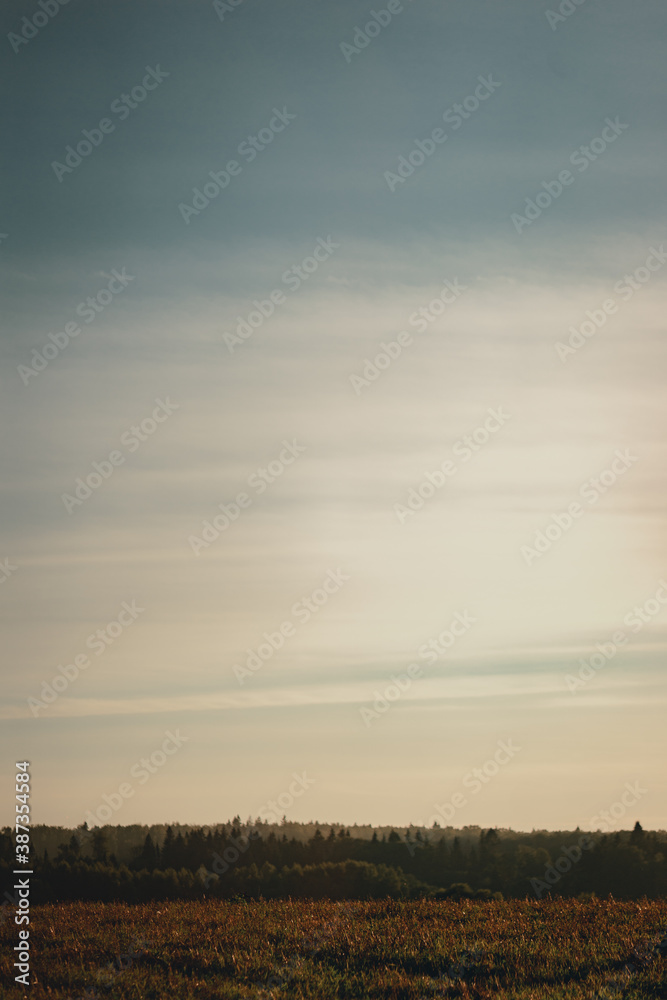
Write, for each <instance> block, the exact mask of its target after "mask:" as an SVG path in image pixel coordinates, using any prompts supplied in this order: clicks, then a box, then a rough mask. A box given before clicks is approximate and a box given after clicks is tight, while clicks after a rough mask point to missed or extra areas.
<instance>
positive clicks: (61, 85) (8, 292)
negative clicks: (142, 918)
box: [0, 0, 667, 830]
mask: <svg viewBox="0 0 667 1000" xmlns="http://www.w3.org/2000/svg"><path fill="white" fill-rule="evenodd" d="M53 3H56V0H53ZM47 6H48V0H47ZM41 10H42V8H40V7H39V6H38V5H37V4H35V5H33V6H30V5H28V6H26V5H25V4H23V3H21V4H19V3H18V2H16V3H15V2H13V0H12V2H10V3H8V4H6V5H5V8H4V10H3V15H2V16H3V33H4V36H5V39H6V41H5V42H4V43H3V44H5V54H4V60H3V68H2V74H3V79H4V82H5V84H6V87H5V91H6V92H7V93H8V94H9V100H8V102H7V107H6V108H5V113H6V114H8V121H7V130H8V131H9V132H10V133H11V134H13V135H14V136H15V137H16V140H17V141H15V143H14V144H13V145H12V147H11V152H9V153H7V154H6V156H5V158H4V163H3V174H4V181H5V183H4V184H3V186H2V190H3V195H4V197H3V204H2V211H1V213H0V230H2V232H1V234H0V254H1V255H2V257H1V263H2V277H1V282H2V291H3V299H4V322H3V324H2V331H3V332H2V360H3V365H2V391H1V394H0V400H1V402H0V405H1V406H2V420H3V426H4V428H5V432H6V433H5V435H4V443H3V446H2V468H3V472H4V476H3V477H2V478H3V485H2V509H3V512H4V515H3V535H2V543H1V544H2V549H1V550H0V578H1V579H2V582H0V614H1V615H2V619H3V626H4V635H5V639H4V644H3V645H4V653H5V657H4V662H5V667H4V671H5V672H4V679H3V685H2V688H3V699H2V706H1V708H0V717H1V718H2V732H1V736H0V743H1V745H2V761H3V764H2V774H3V783H2V787H3V788H4V790H5V793H6V794H4V795H3V796H2V804H1V806H0V815H1V816H2V817H3V820H2V822H10V817H11V815H12V814H13V810H12V801H13V790H12V787H11V784H12V781H13V779H12V774H13V773H14V771H13V764H14V761H15V760H16V761H19V760H29V761H30V767H31V774H32V810H33V821H34V822H38V823H52V824H62V825H69V826H75V825H78V824H80V823H82V822H83V821H84V819H86V818H87V819H88V821H89V824H91V825H92V821H91V819H90V816H91V814H92V816H93V817H95V816H97V818H98V820H99V822H102V821H103V820H104V819H105V818H106V815H107V814H109V816H110V817H112V818H109V819H108V821H109V822H112V823H122V824H126V823H157V822H167V821H179V822H183V823H213V822H221V821H224V820H226V819H228V818H230V817H232V816H234V815H236V814H238V815H240V816H241V817H244V818H245V817H248V816H257V815H258V814H259V813H260V810H261V809H262V808H267V803H270V802H272V801H276V800H278V798H279V797H280V796H282V798H281V799H280V811H281V813H284V814H285V815H287V817H288V819H289V820H294V821H298V820H303V821H307V820H311V819H316V820H321V821H323V822H332V821H335V822H338V823H346V824H353V823H355V822H358V823H376V824H380V823H382V824H385V823H386V824H396V825H397V826H398V825H403V826H405V825H408V824H410V823H414V824H421V823H424V822H427V821H428V820H429V818H431V822H432V816H433V814H434V810H435V808H436V806H438V805H440V806H442V805H443V804H446V803H447V802H451V798H452V796H453V795H454V794H455V793H456V792H459V791H461V789H462V788H464V789H466V788H467V789H468V791H467V792H466V794H465V796H464V797H465V804H464V805H461V806H458V807H457V809H456V812H455V817H454V818H453V819H452V820H451V822H452V824H453V825H454V826H459V827H460V826H465V825H472V824H479V825H481V826H498V827H512V828H514V829H517V830H530V829H533V828H549V829H559V828H560V829H564V828H575V827H577V826H579V827H581V828H582V829H594V828H597V826H598V825H599V824H598V823H597V819H596V818H597V817H598V816H599V815H600V813H601V810H610V809H612V808H614V806H615V804H616V803H619V802H621V803H622V802H623V798H622V796H623V795H624V794H625V792H626V786H628V785H630V786H631V787H632V788H635V789H636V790H637V794H636V801H635V802H634V803H633V804H632V806H627V805H621V806H620V807H616V810H615V811H616V813H617V814H618V815H617V817H616V819H615V820H614V822H615V823H616V824H617V828H624V829H627V828H628V826H631V825H632V824H634V822H635V820H637V819H639V820H640V821H641V822H642V824H643V825H644V826H645V827H650V828H663V829H664V828H665V827H667V814H666V812H665V794H664V793H665V790H666V788H665V777H664V771H663V768H662V766H661V765H662V760H663V758H664V750H665V745H664V743H665V739H664V710H665V703H666V701H667V697H666V696H667V690H666V687H665V680H664V668H663V663H664V658H665V651H666V648H667V632H666V622H667V616H666V614H665V609H666V607H667V582H666V581H667V559H666V554H667V553H666V551H665V549H666V545H665V537H666V535H665V530H664V529H665V512H664V503H663V497H664V492H665V472H664V469H665V439H664V427H665V416H666V414H665V408H666V404H665V397H664V391H663V384H664V373H665V346H664V284H665V276H666V275H667V254H666V253H665V244H664V243H663V242H662V241H664V240H665V238H666V236H667V234H666V233H665V228H664V221H663V219H664V168H665V138H664V136H665V129H664V125H665V107H664V99H663V95H664V85H665V72H666V71H665V66H666V65H667V62H666V61H665V53H664V47H665V44H664V39H665V37H667V35H666V32H665V28H666V27H667V23H666V22H667V11H665V8H664V5H662V4H659V3H658V2H651V0H645V2H643V3H641V4H639V5H632V6H629V5H628V4H627V3H625V2H624V0H605V2H604V3H603V2H602V0H584V2H579V3H578V5H575V4H574V3H571V4H569V3H568V0H564V2H563V3H562V4H561V6H560V8H559V6H558V5H557V4H555V3H553V4H552V6H549V3H548V2H544V0H537V2H535V3H532V4H526V3H524V2H520V0H508V2H506V3H503V4H497V3H495V2H491V0H468V2H466V3H465V4H463V3H461V2H455V0H444V2H435V0H403V2H402V3H401V2H397V0H392V3H390V4H385V3H384V0H379V3H378V4H376V5H375V6H370V5H368V4H366V3H360V2H351V0H344V2H342V3H337V4H335V5H334V4H328V3H325V2H324V0H319V2H318V0H310V2H305V0H276V2H274V3H272V4H270V5H268V4H266V5H262V6H260V4H259V3H258V0H240V2H239V0H236V2H235V3H231V2H229V3H224V2H220V0H219V2H217V3H216V4H212V3H210V2H205V0H188V2H185V0H165V2H160V3H158V2H156V0H138V2H134V3H132V4H129V3H127V4H114V5H110V4H105V3H102V2H101V0H69V3H67V4H64V5H63V6H61V7H58V8H57V10H56V11H55V13H53V12H52V13H50V14H48V16H47V15H44V16H41V14H40V12H41ZM49 10H50V11H52V7H51V6H50V7H49ZM45 17H46V22H45V23H43V22H44V20H45ZM24 18H26V19H27V22H26V21H24V20H23V19H24ZM31 19H34V22H35V23H33V20H31ZM367 28H368V30H367ZM68 147H69V148H68ZM216 177H217V180H215V178H216ZM2 560H4V561H2ZM54 681H55V684H54ZM165 745H166V746H165ZM503 746H504V747H505V750H503V749H502V747H503ZM508 746H509V747H510V748H511V753H508V752H507V749H506V748H507V747H508ZM499 748H500V749H499ZM142 761H144V762H146V761H148V764H146V763H141V762H142ZM475 769H478V770H479V771H480V772H481V776H478V777H479V780H478V784H479V785H480V788H479V789H478V790H475V789H477V785H476V784H474V783H471V782H470V781H468V783H467V784H466V783H465V779H466V777H467V776H468V775H470V774H471V773H474V770H475ZM295 774H297V775H301V776H304V775H305V776H306V777H307V782H306V787H305V788H304V790H303V792H302V793H301V794H299V795H298V796H296V795H294V794H292V793H290V792H289V788H290V786H292V787H293V788H294V787H295V786H294V775H295ZM144 776H146V777H144ZM121 786H123V788H124V789H125V792H123V793H121V792H119V788H120V787H121ZM630 798H632V796H630ZM288 800H292V801H288ZM457 801H460V799H457ZM626 801H627V796H626ZM100 809H101V810H102V811H101V812H100ZM445 812H448V811H447V810H445ZM4 817H7V818H6V819H5V818H4ZM443 825H444V824H443Z"/></svg>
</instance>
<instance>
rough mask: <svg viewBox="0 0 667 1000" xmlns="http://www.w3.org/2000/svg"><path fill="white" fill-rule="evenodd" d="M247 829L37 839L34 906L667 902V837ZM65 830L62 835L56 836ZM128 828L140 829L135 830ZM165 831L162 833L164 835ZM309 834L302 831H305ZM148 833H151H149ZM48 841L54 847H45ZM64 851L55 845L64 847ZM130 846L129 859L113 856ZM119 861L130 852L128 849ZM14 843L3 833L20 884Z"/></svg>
mask: <svg viewBox="0 0 667 1000" xmlns="http://www.w3.org/2000/svg"><path fill="white" fill-rule="evenodd" d="M280 829H281V828H280V827H278V828H270V829H267V828H266V827H264V826H263V825H262V824H253V825H244V824H241V823H240V821H238V820H237V821H236V822H232V823H229V824H222V825H220V826H217V827H214V828H211V827H208V828H204V827H183V828H181V827H178V828H177V829H176V832H174V828H173V827H171V826H169V827H166V828H163V830H164V832H163V833H162V835H161V836H160V834H159V833H158V832H156V830H155V829H153V832H151V831H150V830H149V831H148V832H145V830H146V828H143V829H142V828H140V827H133V828H127V827H126V828H123V827H105V828H101V829H99V828H96V829H93V830H89V829H88V828H87V826H86V825H85V824H84V825H83V826H81V827H79V828H77V829H76V830H62V829H60V830H57V828H47V827H44V828H41V836H40V828H39V827H36V828H35V829H34V831H33V845H32V846H33V850H34V854H33V858H32V864H33V869H34V876H33V879H32V887H33V893H34V897H33V898H34V900H35V902H40V901H58V900H65V899H90V900H92V899H101V900H126V901H129V902H132V901H136V902H140V901H145V900H151V899H175V898H188V899H195V898H205V897H209V896H214V897H221V898H233V897H237V896H238V897H244V898H259V897H264V898H284V897H288V896H290V897H294V898H315V899H319V898H333V899H372V898H386V897H391V898H396V899H400V898H417V897H433V898H447V897H457V898H477V899H490V898H494V897H495V898H501V897H504V898H524V897H528V898H543V897H545V896H547V895H551V896H582V895H591V894H593V895H597V896H603V897H604V896H607V895H609V894H611V895H613V896H615V897H616V898H619V899H636V898H640V897H642V896H649V897H656V896H663V895H666V894H667V834H665V833H663V832H649V831H644V830H643V829H642V827H641V825H640V824H639V823H637V824H635V828H634V829H633V830H632V831H623V832H618V833H605V834H600V833H596V834H590V835H588V834H582V833H581V831H579V830H577V831H574V832H563V833H558V832H549V831H534V832H532V833H516V832H514V831H511V830H500V831H499V830H495V829H488V830H480V829H479V828H470V827H468V828H465V829H464V830H462V831H454V830H451V829H448V830H441V829H433V830H430V831H425V830H421V829H417V830H415V829H414V828H413V829H408V830H405V831H397V830H390V831H389V832H386V831H384V832H382V833H381V834H380V836H378V831H377V830H375V831H373V833H372V835H371V836H370V837H368V836H359V835H356V834H355V835H354V836H353V835H352V834H351V832H350V830H349V829H346V828H344V827H339V828H336V827H334V826H332V827H330V828H329V830H328V833H326V835H325V833H324V832H323V831H322V829H321V828H320V827H319V826H316V827H315V828H314V832H310V831H309V835H308V836H307V837H304V836H301V837H299V836H296V835H294V833H293V835H292V836H290V837H288V836H287V833H282V834H281V833H280ZM54 830H56V834H55V836H54ZM128 831H131V835H130V833H128ZM160 832H162V831H160ZM302 832H303V831H302ZM140 835H141V836H140ZM40 840H41V841H42V842H43V843H44V842H47V841H48V842H49V843H50V845H51V847H50V849H49V848H47V847H43V848H41V850H40V848H39V843H40ZM56 842H57V847H55V848H54V843H56ZM119 844H120V845H122V848H123V850H122V856H120V857H119V856H118V853H116V852H115V851H114V850H112V849H111V848H112V847H113V846H114V845H116V846H117V845H119ZM119 853H120V852H119ZM13 858H14V845H13V841H12V837H11V832H10V828H5V830H4V831H3V833H2V834H1V835H0V868H2V869H3V871H4V873H5V874H6V875H7V880H8V884H11V882H10V878H11V875H10V873H11V869H12V867H13Z"/></svg>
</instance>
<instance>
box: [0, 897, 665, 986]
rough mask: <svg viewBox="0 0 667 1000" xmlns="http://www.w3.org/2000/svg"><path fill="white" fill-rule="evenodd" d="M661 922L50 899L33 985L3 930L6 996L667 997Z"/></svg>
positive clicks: (613, 908) (375, 907) (359, 905)
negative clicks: (19, 973)
mask: <svg viewBox="0 0 667 1000" xmlns="http://www.w3.org/2000/svg"><path fill="white" fill-rule="evenodd" d="M666 926H667V901H663V900H660V901H640V902H616V901H613V900H611V899H610V900H606V901H599V900H592V901H590V902H577V901H573V900H556V901H540V902H537V901H530V902H528V901H520V902H517V901H512V902H472V901H463V902H453V901H449V900H448V901H444V902H432V901H423V902H422V901H420V902H392V901H381V902H343V903H334V902H330V901H321V902H312V903H310V902H302V901H301V902H292V901H271V902H263V901H260V902H244V901H238V902H236V901H235V902H210V901H206V902H172V903H152V904H144V905H127V904H124V903H69V904H66V905H44V906H41V907H36V908H34V909H33V911H32V914H31V924H30V930H31V934H30V942H31V949H30V950H31V953H32V962H31V967H32V983H31V986H30V987H29V988H28V989H25V988H23V987H19V986H14V985H11V984H13V976H14V972H13V970H12V962H13V958H11V957H9V956H10V955H11V949H12V947H13V945H15V944H16V941H17V928H16V927H15V925H14V924H13V922H10V921H8V920H7V921H5V922H4V924H3V925H2V927H1V928H0V939H1V940H2V945H3V947H2V982H3V984H4V986H3V988H2V989H3V992H2V994H1V995H2V996H3V997H17V998H18V997H24V996H30V997H32V998H34V1000H42V998H47V997H48V998H54V1000H55V998H58V1000H63V998H71V1000H78V998H83V997H89V998H90V997H104V998H108V1000H114V998H121V997H123V998H125V997H127V998H133V1000H167V998H169V1000H190V998H193V1000H194V998H197V1000H213V998H220V1000H222V998H225V1000H227V998H229V1000H231V998H246V997H247V998H250V997H261V996H264V997H269V996H275V997H284V998H297V997H298V998H302V1000H303V998H312V1000H328V998H333V997H336V998H339V997H340V998H342V997H345V998H352V997H355V998H362V1000H366V998H368V1000H375V998H377V1000H380V998H395V1000H417V998H427V997H438V996H441V997H462V998H490V997H497V998H500V1000H510V998H511V1000H529V998H531V1000H532V998H545V1000H546V998H548V1000H560V998H562V1000H565V998H568V1000H574V998H577V1000H578V998H584V997H592V996H593V995H594V994H595V991H596V990H600V991H601V994H600V995H601V996H605V997H609V998H612V997H617V998H620V997H623V998H638V997H642V998H655V997H663V998H665V997H667V959H666V958H665V957H663V956H662V955H661V953H660V951H659V950H658V948H657V945H658V943H659V942H660V941H661V940H662V938H663V934H664V929H665V927H666ZM663 950H664V949H663ZM631 964H632V967H630V965H631Z"/></svg>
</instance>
